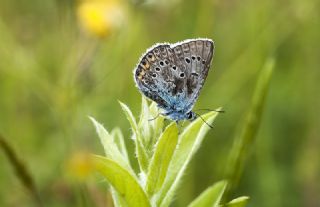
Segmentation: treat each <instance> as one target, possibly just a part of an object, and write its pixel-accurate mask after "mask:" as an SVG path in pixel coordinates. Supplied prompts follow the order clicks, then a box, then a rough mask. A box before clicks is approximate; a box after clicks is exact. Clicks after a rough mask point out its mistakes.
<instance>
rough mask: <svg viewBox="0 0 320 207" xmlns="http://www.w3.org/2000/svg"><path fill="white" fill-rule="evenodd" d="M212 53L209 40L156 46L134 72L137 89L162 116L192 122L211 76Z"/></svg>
mask: <svg viewBox="0 0 320 207" xmlns="http://www.w3.org/2000/svg"><path fill="white" fill-rule="evenodd" d="M213 50H214V45H213V41H212V40H209V39H190V40H185V41H183V42H180V43H176V44H169V43H164V44H156V45H154V46H153V47H151V48H150V49H148V50H147V51H146V53H145V54H143V56H142V57H141V58H140V61H139V63H138V65H137V66H136V68H135V70H134V79H135V82H136V84H137V87H138V88H139V90H140V91H141V93H142V94H144V95H145V96H146V97H148V98H149V99H151V100H153V101H155V102H156V103H157V104H158V107H159V108H160V109H162V110H163V113H162V115H165V116H167V117H168V118H170V119H172V120H175V121H180V120H185V119H188V120H193V119H195V117H196V115H195V113H194V112H192V108H193V105H194V104H195V101H196V100H197V98H198V96H199V93H200V90H201V88H202V86H203V84H204V81H205V79H206V77H207V75H208V71H209V68H210V66H211V60H212V56H213Z"/></svg>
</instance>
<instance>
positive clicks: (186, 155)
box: [156, 109, 220, 207]
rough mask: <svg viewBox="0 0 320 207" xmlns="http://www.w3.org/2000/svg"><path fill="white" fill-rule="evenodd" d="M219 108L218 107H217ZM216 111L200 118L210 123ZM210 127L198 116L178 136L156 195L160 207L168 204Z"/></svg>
mask: <svg viewBox="0 0 320 207" xmlns="http://www.w3.org/2000/svg"><path fill="white" fill-rule="evenodd" d="M218 110H220V109H218ZM217 114H218V113H217V112H215V111H212V112H209V113H207V114H205V115H203V116H202V118H203V119H204V120H205V121H206V122H207V123H208V124H211V123H212V122H213V121H214V119H215V118H216V116H217ZM209 129H210V128H209V127H208V126H207V124H206V123H205V122H204V121H203V120H202V119H201V118H200V117H199V118H198V119H196V120H195V121H193V122H191V123H190V124H189V126H188V127H187V128H186V129H185V130H184V131H183V133H182V134H181V135H180V137H179V143H178V146H179V147H178V148H177V150H176V151H175V153H174V155H173V157H172V160H171V163H170V165H169V169H168V172H169V174H168V175H167V177H166V179H165V182H164V184H163V187H162V189H161V191H160V192H159V194H158V195H157V201H156V203H157V205H158V206H161V207H165V206H169V204H170V203H171V201H172V198H173V196H174V193H175V191H176V189H177V187H178V184H179V182H180V180H181V177H182V175H183V173H184V171H185V170H186V167H187V165H188V163H189V162H190V160H191V158H192V156H193V155H194V154H195V152H196V151H197V150H198V148H199V146H200V144H201V142H202V140H203V138H204V135H205V134H206V133H207V132H208V130H209Z"/></svg>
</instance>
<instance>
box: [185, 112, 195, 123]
mask: <svg viewBox="0 0 320 207" xmlns="http://www.w3.org/2000/svg"><path fill="white" fill-rule="evenodd" d="M186 118H187V119H188V120H190V121H193V120H195V119H196V118H197V115H196V114H195V113H194V112H193V111H189V112H188V113H186Z"/></svg>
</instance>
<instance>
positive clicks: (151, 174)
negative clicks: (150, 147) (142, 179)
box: [146, 122, 178, 196]
mask: <svg viewBox="0 0 320 207" xmlns="http://www.w3.org/2000/svg"><path fill="white" fill-rule="evenodd" d="M177 142H178V128H177V125H176V123H175V122H172V123H171V124H170V125H169V126H168V127H167V128H166V129H165V131H164V132H163V134H162V135H161V137H160V138H159V140H158V143H157V145H156V148H155V152H154V154H153V157H152V160H151V163H150V166H149V171H148V176H147V183H146V191H147V194H148V195H149V196H152V195H153V194H154V193H155V192H156V191H158V190H159V189H160V188H161V186H162V184H163V181H164V179H165V177H166V175H167V170H168V166H169V163H170V161H171V158H172V155H173V153H174V150H175V149H176V146H177Z"/></svg>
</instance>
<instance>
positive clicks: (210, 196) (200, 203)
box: [189, 181, 227, 207]
mask: <svg viewBox="0 0 320 207" xmlns="http://www.w3.org/2000/svg"><path fill="white" fill-rule="evenodd" d="M226 186H227V182H226V181H220V182H218V183H215V184H214V185H212V186H211V187H209V188H207V189H206V190H205V191H204V192H203V193H201V194H200V195H199V196H198V197H197V198H196V199H195V200H194V201H192V203H191V204H190V205H189V207H215V206H219V203H220V201H221V198H222V195H223V193H224V191H225V189H226Z"/></svg>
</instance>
